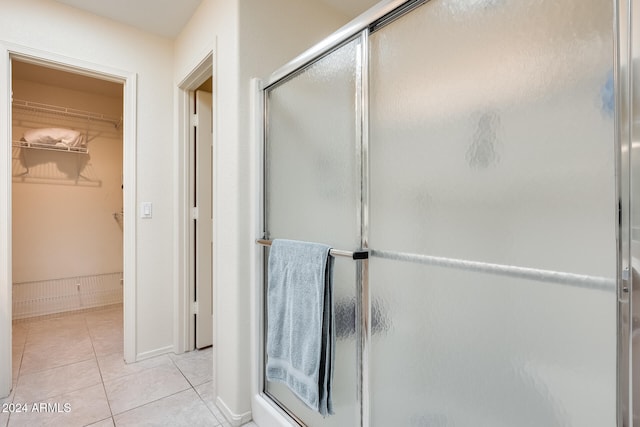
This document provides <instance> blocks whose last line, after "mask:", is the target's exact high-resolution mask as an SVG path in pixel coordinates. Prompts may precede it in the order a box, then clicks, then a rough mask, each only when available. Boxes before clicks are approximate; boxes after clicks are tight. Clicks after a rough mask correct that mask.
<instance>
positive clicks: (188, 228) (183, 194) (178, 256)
mask: <svg viewBox="0 0 640 427" xmlns="http://www.w3.org/2000/svg"><path fill="white" fill-rule="evenodd" d="M215 60H216V58H215V55H214V52H213V51H212V50H209V51H208V52H207V53H205V54H204V55H203V56H202V57H201V60H200V61H199V62H198V63H197V64H196V65H195V66H194V67H193V68H191V71H189V72H188V73H187V74H186V76H185V77H184V78H183V79H182V80H181V81H180V82H179V83H178V85H177V87H176V90H177V94H176V100H177V116H178V125H177V132H178V141H179V142H178V144H176V146H175V150H176V151H175V156H174V157H175V159H176V177H177V181H176V204H175V206H174V216H175V218H176V227H175V236H174V238H175V242H176V246H175V250H174V259H175V262H176V266H175V269H174V271H175V282H176V283H177V284H178V285H177V286H176V287H175V298H174V301H175V303H174V313H175V321H174V325H175V326H174V328H175V329H174V334H173V336H174V351H175V352H176V353H184V352H186V351H191V350H193V349H194V348H195V320H194V317H193V315H192V303H193V301H194V299H195V298H194V297H195V295H194V284H195V272H194V271H193V263H192V260H193V257H194V255H195V254H194V251H193V241H194V240H193V239H194V228H193V221H192V218H191V207H190V200H191V194H190V193H191V189H192V182H191V181H192V176H191V172H192V164H193V157H192V156H193V153H191V148H190V147H191V146H192V145H193V139H194V138H193V132H191V119H190V114H191V113H190V112H191V105H192V104H193V102H194V96H195V95H194V92H195V90H196V89H197V88H198V87H200V85H202V84H203V83H204V82H205V81H206V80H207V79H208V78H209V77H211V78H212V79H213V93H212V100H213V101H212V105H213V111H214V113H213V125H214V131H213V155H214V158H215V157H216V150H217V143H216V141H217V127H216V122H217V121H216V117H217V108H216V105H217V102H216V98H217V89H216V83H217V80H216V77H215V73H214V70H215ZM212 178H213V186H212V188H213V189H214V191H213V195H212V198H213V209H214V215H213V218H214V219H213V221H214V227H213V230H214V233H215V221H216V215H215V211H216V206H217V203H216V191H215V184H216V182H215V181H216V179H215V173H214V171H212ZM214 241H215V239H214ZM211 262H212V263H213V262H214V260H213V259H212V260H211ZM214 271H215V270H214ZM212 293H213V297H214V301H215V295H216V285H215V281H213V283H212ZM213 333H214V336H215V333H216V322H215V314H214V320H213ZM214 351H215V349H214Z"/></svg>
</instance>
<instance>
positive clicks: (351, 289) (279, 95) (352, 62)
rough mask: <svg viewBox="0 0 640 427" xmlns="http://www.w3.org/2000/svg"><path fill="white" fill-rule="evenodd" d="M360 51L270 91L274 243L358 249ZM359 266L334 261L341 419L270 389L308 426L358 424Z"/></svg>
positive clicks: (347, 49) (269, 212)
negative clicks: (357, 340)
mask: <svg viewBox="0 0 640 427" xmlns="http://www.w3.org/2000/svg"><path fill="white" fill-rule="evenodd" d="M359 46H360V45H359V41H357V40H356V41H352V42H349V43H347V44H345V45H344V46H342V47H340V48H339V49H337V50H336V51H334V52H333V53H332V54H331V55H328V56H326V57H324V58H321V59H320V60H318V61H317V62H315V63H314V64H312V65H310V66H309V67H307V68H305V69H304V70H303V71H301V72H300V73H298V74H296V75H295V76H292V77H291V78H289V79H287V80H285V81H283V82H281V83H279V84H278V85H276V86H274V87H271V88H270V89H268V90H267V92H266V105H267V111H268V116H267V128H266V141H267V145H266V164H265V168H266V177H265V196H266V197H265V211H266V217H265V230H266V233H267V236H266V237H268V238H270V239H277V238H280V239H293V240H303V241H309V242H317V243H325V244H328V245H330V246H332V247H334V248H341V249H348V250H354V249H356V248H358V247H359V245H360V234H359V233H360V226H359V220H360V218H359V216H358V212H359V204H360V191H361V184H360V158H359V143H358V138H357V127H356V122H357V121H356V95H357V91H358V81H359V79H358V76H359V72H358V70H359V68H358V60H357V58H358V52H359ZM356 267H357V265H356V263H355V262H354V261H353V260H350V259H347V258H341V257H339V258H336V260H335V263H334V301H335V304H336V307H335V313H336V317H337V318H336V335H337V342H336V350H335V351H336V353H335V368H334V372H335V375H334V383H333V403H334V410H335V415H333V416H331V417H329V418H326V419H323V418H322V417H321V416H320V415H319V414H317V413H315V412H313V411H311V410H310V409H308V408H307V407H306V406H305V405H304V404H303V403H301V402H300V401H299V400H298V399H297V398H296V397H295V395H293V394H292V393H291V392H290V391H289V390H288V389H287V388H286V386H284V385H282V384H279V383H276V382H266V384H265V392H266V393H267V394H268V395H269V396H270V397H271V398H272V399H274V400H275V401H276V402H278V403H279V404H280V405H281V406H282V407H283V408H285V409H286V410H287V411H288V412H289V413H290V414H291V415H292V416H294V417H297V418H298V419H299V420H300V421H301V422H302V423H304V424H306V425H308V426H327V427H328V426H336V427H342V426H356V425H358V424H359V423H360V420H359V415H358V414H359V406H358V405H359V403H358V401H357V379H358V378H359V377H358V366H357V362H356V360H357V347H356V336H355V332H356V324H355V307H356V286H355V279H356ZM265 290H266V279H265ZM265 294H266V292H265ZM268 321H269V319H268V313H266V319H265V322H266V323H268ZM266 323H265V324H266ZM265 330H266V328H265Z"/></svg>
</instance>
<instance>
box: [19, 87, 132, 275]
mask: <svg viewBox="0 0 640 427" xmlns="http://www.w3.org/2000/svg"><path fill="white" fill-rule="evenodd" d="M12 89H13V96H14V98H15V99H21V100H27V101H31V102H40V103H45V104H50V105H59V106H64V107H69V108H74V109H78V110H85V111H92V112H97V113H102V114H105V115H110V116H114V117H121V116H122V97H121V96H120V97H116V98H113V97H106V96H103V95H98V94H92V93H89V92H79V91H75V90H70V89H66V88H60V87H54V86H48V85H42V84H38V83H34V82H29V81H24V80H16V79H14V80H13V84H12ZM13 121H14V125H13V137H14V139H19V138H20V137H21V136H22V135H23V132H24V131H25V130H28V129H33V128H35V127H52V126H57V127H64V128H70V129H76V130H78V131H80V132H87V131H88V132H89V133H88V135H89V138H90V142H89V143H88V148H89V154H88V155H85V154H74V153H64V152H55V151H39V150H26V149H25V150H20V149H14V154H17V155H18V156H19V159H20V160H14V161H13V162H12V163H13V164H14V170H13V173H14V174H18V173H20V172H23V170H24V166H25V165H24V162H26V163H27V165H26V166H28V167H29V172H27V173H26V174H25V175H23V176H21V177H16V178H14V180H13V215H12V218H13V227H12V231H13V235H12V248H13V249H12V261H13V270H12V271H13V274H12V278H13V282H14V283H20V282H30V281H37V280H52V279H60V278H67V277H77V276H91V275H96V274H104V273H113V272H121V271H122V228H121V225H119V223H118V222H116V220H115V218H114V217H113V213H115V212H120V210H121V209H122V189H121V184H122V130H121V129H120V130H117V129H115V128H114V127H113V126H112V125H111V124H109V123H101V122H92V124H89V125H88V124H87V122H86V120H82V119H80V120H78V119H74V120H69V119H65V118H61V117H57V118H56V117H53V118H52V117H46V116H43V115H39V116H38V115H34V114H33V113H25V112H21V110H19V109H17V110H15V111H14V114H13ZM79 165H81V167H79ZM78 174H80V175H81V177H78V176H77V175H78Z"/></svg>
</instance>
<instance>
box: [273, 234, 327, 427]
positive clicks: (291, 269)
mask: <svg viewBox="0 0 640 427" xmlns="http://www.w3.org/2000/svg"><path fill="white" fill-rule="evenodd" d="M329 249H330V247H329V246H326V245H321V244H317V243H306V242H298V241H293V240H281V239H276V240H274V241H273V243H272V245H271V251H270V253H269V271H268V274H269V278H268V290H267V316H268V320H267V321H268V329H267V380H269V381H278V382H281V383H284V384H286V385H287V386H288V387H289V389H290V390H291V391H292V392H293V393H294V394H295V395H296V396H298V397H299V398H300V400H302V401H303V402H304V403H305V404H306V405H307V406H309V407H310V408H311V409H313V410H315V411H317V412H319V413H320V414H321V415H322V416H327V415H329V414H333V405H332V402H331V388H332V382H333V361H334V348H335V334H334V330H335V325H334V318H333V289H332V288H333V284H332V270H333V258H332V257H331V256H330V255H329Z"/></svg>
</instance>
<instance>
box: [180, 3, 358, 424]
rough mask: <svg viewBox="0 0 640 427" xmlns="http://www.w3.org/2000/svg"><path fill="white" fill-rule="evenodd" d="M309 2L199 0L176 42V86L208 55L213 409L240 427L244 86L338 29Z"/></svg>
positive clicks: (249, 205) (247, 176) (250, 258)
mask: <svg viewBox="0 0 640 427" xmlns="http://www.w3.org/2000/svg"><path fill="white" fill-rule="evenodd" d="M346 21H347V18H346V17H344V16H342V15H339V14H336V13H335V12H333V11H332V10H329V9H327V8H325V7H324V6H320V5H318V4H316V3H314V2H300V1H294V0H270V1H264V0H242V1H239V0H233V1H230V0H205V1H204V2H203V4H202V5H201V7H200V9H198V11H197V13H196V14H195V15H194V17H193V18H192V20H191V22H190V23H189V25H188V26H187V27H186V28H185V29H184V30H183V31H182V33H181V35H180V36H179V37H178V39H177V40H176V43H175V58H176V62H175V66H174V79H175V81H176V83H178V82H180V81H182V80H183V79H184V77H185V76H186V75H187V74H188V73H189V71H190V70H191V69H193V67H195V66H196V65H197V64H198V62H199V61H200V60H201V59H202V58H203V57H204V56H205V55H206V52H207V51H208V50H211V49H213V50H214V57H215V64H214V97H215V99H216V106H215V107H214V110H215V111H216V112H215V113H214V114H215V115H216V117H215V123H214V127H215V144H216V148H215V150H216V151H215V154H214V157H215V165H214V199H215V206H216V208H217V211H216V212H214V221H215V224H214V226H215V230H214V263H213V266H214V288H215V297H214V302H215V308H214V318H216V319H217V329H216V332H215V334H216V340H217V347H216V351H217V354H216V366H215V367H214V372H216V381H217V384H216V385H217V396H218V401H217V403H218V406H220V407H221V409H222V410H223V412H225V415H227V416H231V417H232V418H234V419H235V421H239V420H240V419H241V418H242V417H243V416H246V415H247V414H249V412H250V410H251V406H250V400H251V378H250V373H251V367H252V364H253V361H254V359H255V358H257V353H255V350H256V349H254V348H253V347H252V337H251V327H250V326H251V322H252V321H253V318H252V313H251V312H250V306H249V303H250V300H251V295H252V290H253V285H254V283H253V282H252V280H253V275H252V272H253V269H254V266H255V257H254V253H255V243H254V239H255V238H256V237H258V236H256V233H257V231H256V230H254V224H255V202H256V198H257V196H256V194H255V192H254V191H255V188H254V185H253V184H254V181H253V180H254V179H255V175H254V173H255V171H254V165H255V158H254V153H255V147H254V141H252V138H251V135H250V130H249V129H250V127H251V114H250V112H251V106H250V90H249V88H250V79H251V78H252V77H267V76H268V75H269V74H270V73H271V72H273V71H275V70H276V69H277V68H279V67H280V66H282V65H284V64H285V63H287V62H288V61H289V60H291V59H293V58H294V57H295V56H297V55H298V54H300V53H301V52H303V51H304V50H306V49H307V48H309V47H311V46H312V45H313V44H314V43H316V42H318V41H320V40H322V39H323V38H324V37H326V36H328V35H329V34H331V33H332V32H333V31H334V30H336V29H337V28H339V27H340V26H342V25H343V24H345V23H346Z"/></svg>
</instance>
